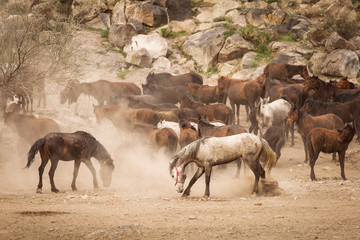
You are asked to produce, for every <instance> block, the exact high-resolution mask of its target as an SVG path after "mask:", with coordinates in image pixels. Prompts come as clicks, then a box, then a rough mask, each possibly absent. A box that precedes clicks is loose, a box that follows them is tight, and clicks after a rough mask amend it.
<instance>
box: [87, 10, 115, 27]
mask: <svg viewBox="0 0 360 240" xmlns="http://www.w3.org/2000/svg"><path fill="white" fill-rule="evenodd" d="M85 25H86V26H89V27H91V28H97V29H102V30H107V29H110V16H109V14H108V13H100V14H99V16H97V17H96V18H94V19H93V20H91V21H89V22H86V23H85Z"/></svg>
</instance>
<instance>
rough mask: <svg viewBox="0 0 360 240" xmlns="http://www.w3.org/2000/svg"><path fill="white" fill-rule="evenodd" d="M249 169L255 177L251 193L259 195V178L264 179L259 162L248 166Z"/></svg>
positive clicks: (263, 172)
mask: <svg viewBox="0 0 360 240" xmlns="http://www.w3.org/2000/svg"><path fill="white" fill-rule="evenodd" d="M248 165H249V167H250V169H251V170H252V171H253V173H254V175H255V182H254V187H253V190H252V192H253V193H256V194H258V193H259V178H260V177H261V178H265V171H264V169H263V168H262V166H261V164H260V162H258V161H257V162H253V163H251V164H248Z"/></svg>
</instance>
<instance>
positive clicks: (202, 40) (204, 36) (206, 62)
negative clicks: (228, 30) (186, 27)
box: [183, 27, 225, 71]
mask: <svg viewBox="0 0 360 240" xmlns="http://www.w3.org/2000/svg"><path fill="white" fill-rule="evenodd" d="M224 32H225V28H223V27H218V28H213V29H211V30H208V31H206V32H199V33H196V34H194V35H191V36H190V37H189V39H188V40H187V41H186V42H185V43H184V44H183V50H184V52H185V53H186V54H188V55H190V56H191V57H193V59H194V60H195V61H196V63H197V64H198V66H199V67H200V68H201V69H202V70H203V71H207V70H208V69H209V68H210V67H212V66H213V65H214V63H216V61H217V57H218V54H219V51H220V50H221V48H222V46H223V44H224V41H225V36H224Z"/></svg>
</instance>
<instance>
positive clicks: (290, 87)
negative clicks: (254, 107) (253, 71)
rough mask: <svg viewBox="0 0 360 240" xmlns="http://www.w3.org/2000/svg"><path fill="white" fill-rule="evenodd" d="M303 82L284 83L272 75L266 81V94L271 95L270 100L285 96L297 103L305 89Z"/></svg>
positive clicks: (266, 95)
mask: <svg viewBox="0 0 360 240" xmlns="http://www.w3.org/2000/svg"><path fill="white" fill-rule="evenodd" d="M303 88H304V86H303V84H283V83H281V82H277V81H275V80H273V79H272V77H271V76H270V75H268V76H267V77H266V80H265V81H264V92H265V93H264V96H265V98H267V97H270V102H273V101H275V100H277V99H280V98H284V99H286V100H287V101H289V102H291V103H293V104H295V103H296V101H297V98H298V96H299V94H301V93H302V91H303Z"/></svg>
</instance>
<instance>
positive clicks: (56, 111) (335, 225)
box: [0, 35, 360, 239]
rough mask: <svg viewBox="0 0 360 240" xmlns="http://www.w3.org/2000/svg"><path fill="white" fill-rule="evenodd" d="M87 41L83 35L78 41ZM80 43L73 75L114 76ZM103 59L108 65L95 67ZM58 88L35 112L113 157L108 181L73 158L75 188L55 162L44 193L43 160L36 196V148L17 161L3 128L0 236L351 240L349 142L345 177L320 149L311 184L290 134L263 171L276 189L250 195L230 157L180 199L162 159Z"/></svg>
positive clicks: (359, 230)
mask: <svg viewBox="0 0 360 240" xmlns="http://www.w3.org/2000/svg"><path fill="white" fill-rule="evenodd" d="M89 39H91V40H89ZM94 41H95V40H94V39H93V35H89V37H88V38H83V42H80V45H82V46H85V45H91V44H94ZM95 43H96V41H95ZM99 49H100V50H99ZM86 51H88V52H90V53H92V54H93V55H91V56H92V57H88V55H86V54H84V55H83V57H84V58H87V59H88V62H86V66H87V68H85V69H84V75H83V77H82V78H81V79H80V80H82V81H83V80H86V81H92V80H97V79H99V78H105V79H109V80H118V79H116V70H114V69H116V68H115V67H114V65H111V64H112V63H113V62H114V61H112V60H111V58H117V57H119V56H110V57H111V58H110V59H105V55H103V54H98V55H97V56H98V57H97V58H96V57H94V52H98V51H101V44H100V45H99V44H98V45H97V46H95V47H93V48H88V49H87V50H86ZM95 60H96V61H95ZM105 63H106V64H108V65H109V66H108V67H107V69H113V70H112V71H105V70H103V69H102V68H101V67H103V66H102V64H105ZM106 64H105V65H106ZM113 64H117V63H116V62H114V63H113ZM146 74H147V72H146V71H133V72H130V73H129V74H128V75H127V77H126V80H130V79H131V80H132V81H136V80H137V81H138V82H137V83H140V82H143V81H144V76H146ZM114 76H115V77H114ZM58 91H59V88H57V87H56V86H55V87H54V86H52V88H51V89H50V90H49V91H48V93H49V95H48V108H46V109H37V110H36V114H37V115H38V116H47V117H52V118H54V119H56V120H57V121H58V122H59V124H60V125H61V127H62V130H63V131H66V132H72V131H76V130H85V131H89V132H90V133H91V134H93V135H94V136H95V137H96V138H97V139H98V140H99V141H100V142H101V143H102V144H103V145H104V146H105V147H106V148H107V149H108V151H109V152H110V154H111V155H112V156H113V158H114V161H115V171H114V173H113V181H112V185H111V187H109V188H104V187H100V189H98V190H94V189H93V187H92V177H91V174H90V172H89V170H88V169H87V168H86V167H85V166H83V165H82V166H81V168H80V172H79V176H78V180H77V188H78V191H76V192H73V191H71V187H70V184H71V179H72V171H73V163H72V162H60V163H59V165H58V168H57V170H56V172H55V183H56V186H57V188H58V189H60V190H61V191H60V193H57V194H54V193H51V191H50V183H49V178H48V175H47V174H46V173H47V172H48V170H49V165H48V166H47V168H46V169H45V174H44V180H43V181H44V187H43V194H36V193H35V190H36V186H37V182H38V173H37V168H38V166H39V165H40V158H39V156H38V155H37V156H36V158H35V161H34V163H33V165H32V166H31V167H30V168H29V169H23V167H24V166H25V165H26V153H27V151H28V149H29V147H30V146H29V144H27V143H24V142H22V141H21V140H20V139H19V138H18V136H17V135H16V133H13V132H12V131H11V130H10V129H9V128H7V127H4V128H3V129H2V130H1V133H0V135H1V140H0V206H1V207H0V239H360V237H359V236H360V177H359V173H360V162H358V158H359V156H360V150H359V145H358V143H355V142H352V143H351V144H350V147H349V149H348V151H347V154H346V162H345V173H346V176H347V178H348V179H349V180H347V181H343V180H341V178H340V167H339V164H338V163H335V162H333V161H332V160H331V156H330V155H329V154H320V157H319V159H318V161H317V163H316V165H315V173H316V176H317V178H318V181H317V182H312V181H311V180H310V178H309V174H310V168H309V166H308V165H306V164H303V161H304V151H303V145H302V142H301V139H300V136H299V135H298V134H296V139H295V142H296V144H295V146H294V147H290V146H289V143H286V145H285V147H284V148H283V150H282V156H281V158H280V160H279V162H278V165H277V166H276V168H275V169H273V171H272V179H273V180H275V181H277V182H278V187H279V189H277V190H280V192H281V194H280V195H277V196H266V197H265V196H254V195H251V189H252V184H253V179H254V177H253V174H252V173H251V172H249V171H248V170H242V172H241V176H240V178H239V179H235V178H234V175H235V172H236V165H235V164H229V165H228V166H227V167H226V168H225V169H224V168H215V169H214V171H213V176H212V178H211V185H210V191H211V197H210V199H208V200H205V199H202V198H201V197H202V195H203V193H204V190H205V188H204V185H205V184H204V177H202V178H201V179H199V180H198V182H197V183H196V184H195V185H194V187H193V189H192V192H191V195H190V197H188V198H186V199H183V198H181V195H180V194H179V193H177V192H176V191H175V187H174V181H173V180H172V178H171V177H170V176H169V173H168V161H169V158H168V157H166V156H165V155H163V154H162V153H159V152H156V151H154V150H153V149H152V148H151V147H150V146H148V145H146V144H145V143H144V142H142V141H141V139H139V138H136V137H135V136H133V135H132V134H126V133H123V132H120V133H118V132H117V131H116V130H115V129H114V127H113V126H112V124H111V123H110V122H106V121H105V122H104V123H103V124H102V125H97V124H96V122H95V119H94V116H93V113H92V103H95V102H94V100H93V99H89V98H86V97H80V99H79V101H80V103H79V106H80V107H79V108H78V111H77V114H76V115H75V114H74V108H75V106H71V107H70V109H69V108H67V107H64V106H61V105H59V103H58V102H59V98H58V95H57V94H58ZM242 110H243V108H242ZM242 113H244V112H242ZM241 124H242V125H244V126H248V125H247V123H246V122H244V121H242V122H241ZM0 126H3V123H2V122H0ZM93 163H94V165H95V168H96V169H97V170H98V169H99V164H98V162H97V161H96V160H95V159H93ZM247 169H248V168H247ZM188 178H190V177H188ZM99 181H101V180H100V179H99ZM188 181H189V180H188V179H187V182H186V184H187V183H188Z"/></svg>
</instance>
